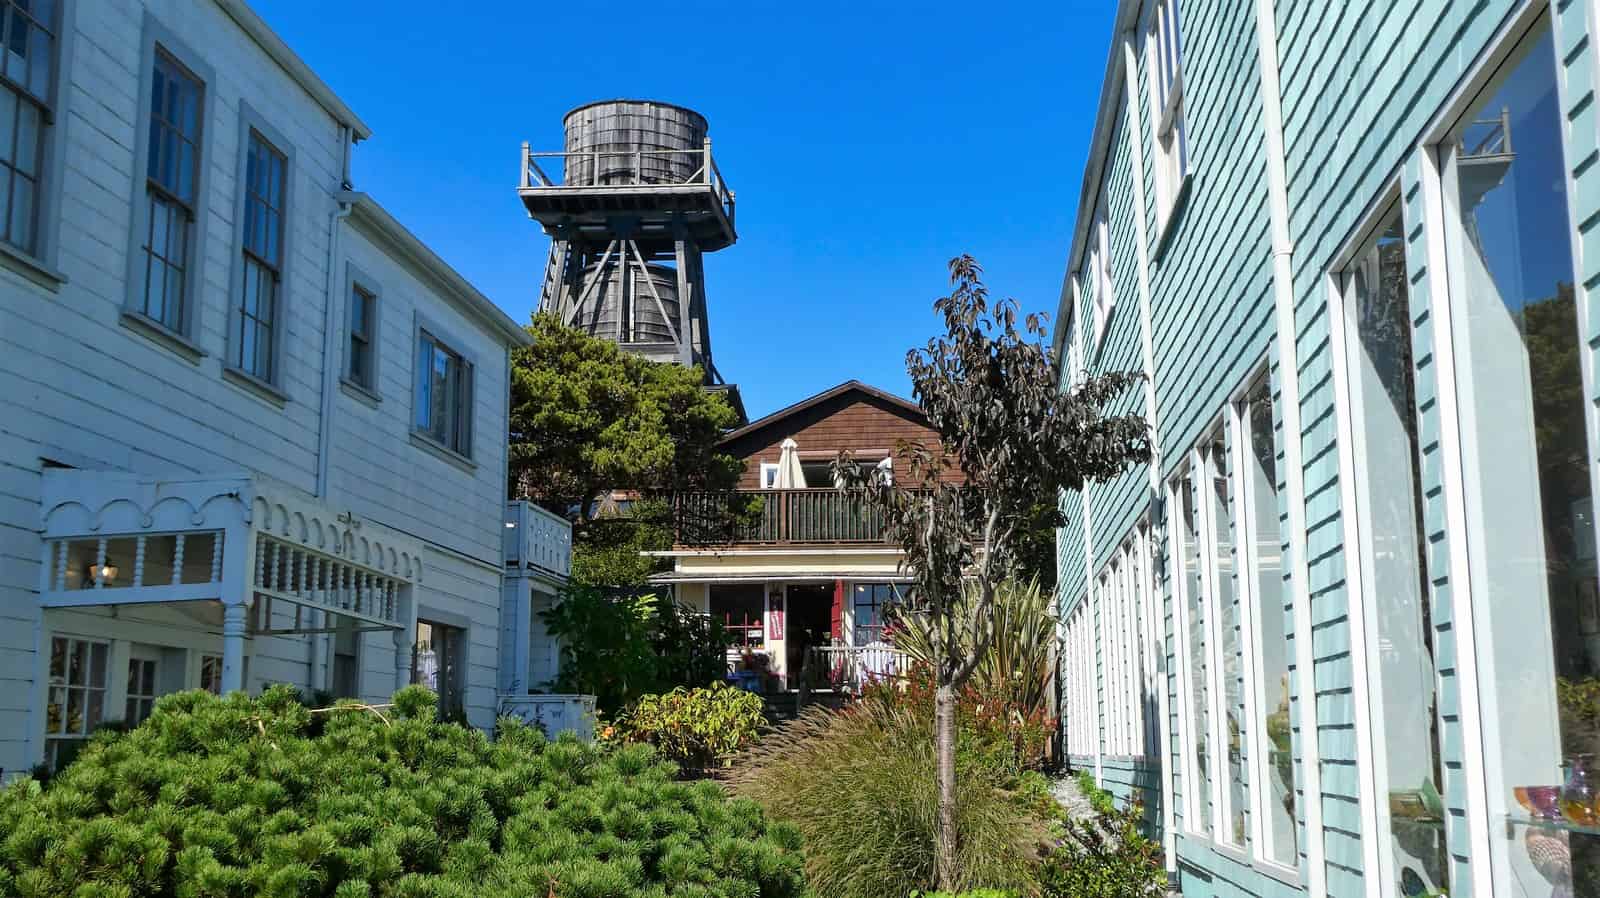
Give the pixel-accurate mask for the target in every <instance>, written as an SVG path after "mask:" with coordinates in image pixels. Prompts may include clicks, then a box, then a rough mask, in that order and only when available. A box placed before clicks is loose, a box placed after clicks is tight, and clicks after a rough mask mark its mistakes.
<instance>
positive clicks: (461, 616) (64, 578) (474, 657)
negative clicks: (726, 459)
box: [0, 0, 565, 777]
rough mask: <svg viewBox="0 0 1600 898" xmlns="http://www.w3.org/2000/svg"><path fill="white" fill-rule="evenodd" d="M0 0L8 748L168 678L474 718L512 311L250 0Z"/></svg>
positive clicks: (514, 338)
mask: <svg viewBox="0 0 1600 898" xmlns="http://www.w3.org/2000/svg"><path fill="white" fill-rule="evenodd" d="M0 14H3V15H0V19H3V21H4V23H5V24H4V27H5V29H6V31H5V38H4V41H3V43H0V46H3V47H4V48H5V49H4V50H0V56H3V66H0V770H3V772H4V776H6V777H10V776H13V775H16V774H18V773H20V772H22V771H25V770H27V769H28V768H30V767H31V766H33V765H35V764H38V763H46V764H55V763H59V762H60V761H61V760H63V759H64V758H66V757H68V756H70V754H71V753H72V752H73V751H75V750H76V748H77V746H79V745H80V744H81V743H82V741H83V740H84V739H85V737H86V736H87V735H88V734H89V733H92V732H93V731H94V730H95V729H96V728H97V727H99V726H102V725H105V724H107V723H110V722H115V721H122V722H127V723H134V722H137V721H138V720H140V719H141V718H142V717H143V716H145V715H147V714H149V713H150V709H151V705H152V703H153V700H154V699H155V698H156V697H157V696H159V695H161V694H163V693H166V692H171V691H175V690H180V689H192V688H205V689H210V690H213V691H218V692H226V691H231V690H234V689H247V690H249V691H252V692H255V691H259V690H260V689H263V688H265V687H266V686H267V685H268V684H272V683H289V684H293V685H295V686H297V687H300V688H301V689H302V690H303V691H304V692H305V693H306V694H307V695H318V694H319V693H320V694H324V695H325V696H353V697H361V698H365V699H368V700H383V699H385V698H386V697H387V696H388V695H389V694H391V693H392V691H393V690H394V689H395V688H396V685H397V683H405V682H412V681H418V682H426V683H428V684H430V685H432V686H433V687H434V688H436V689H437V690H438V691H439V692H440V694H441V703H442V704H443V705H444V710H445V711H446V712H447V713H457V712H458V713H460V714H464V715H465V717H466V719H467V720H469V721H470V722H471V723H473V724H474V725H477V726H484V727H487V726H490V725H492V723H493V720H494V716H495V712H496V708H497V703H498V694H499V692H500V691H501V689H502V688H504V686H503V685H502V684H501V682H500V681H501V674H500V671H501V668H503V667H506V666H507V665H508V663H514V666H515V667H516V668H517V669H519V670H522V671H526V670H528V669H529V667H528V664H529V662H528V659H527V657H526V656H527V653H528V652H529V651H530V648H529V647H528V646H527V641H526V640H520V645H519V646H515V647H513V648H515V650H516V651H517V652H519V653H520V654H521V657H519V658H516V659H514V662H507V661H503V660H502V659H501V657H500V655H501V651H502V644H503V643H504V640H503V639H502V638H501V628H502V625H503V619H505V617H506V614H505V612H506V609H503V608H502V601H503V600H502V596H503V595H513V596H514V595H529V594H530V593H529V592H528V591H523V592H521V593H516V594H512V593H505V592H503V590H504V586H505V581H506V560H507V559H506V558H505V553H504V550H503V545H504V532H505V530H506V529H507V528H508V526H509V523H508V520H507V505H506V502H505V495H506V489H505V476H506V439H505V434H506V413H507V407H508V389H509V388H508V384H509V376H508V373H509V360H510V353H511V351H512V349H513V348H515V347H517V346H519V345H522V344H523V343H525V342H526V341H527V339H528V337H527V335H526V332H525V331H524V330H523V329H521V328H520V327H518V326H517V325H516V324H515V323H514V322H513V321H512V320H511V319H510V318H508V317H507V316H506V315H505V313H503V312H502V311H501V310H500V309H499V308H497V307H496V306H495V305H494V303H492V302H491V301H490V300H489V299H487V298H486V297H485V296H484V295H483V294H482V293H480V292H478V291H477V290H476V289H474V288H473V286H472V285H471V284H469V283H468V282H467V281H466V280H464V279H463V278H462V277H461V276H460V275H459V274H457V273H456V272H455V271H454V270H453V269H452V268H451V267H450V266H449V265H447V264H446V263H445V262H444V261H443V260H442V259H440V258H439V257H438V256H437V255H435V254H434V253H433V252H432V251H431V250H429V249H428V247H426V246H425V245H423V244H422V243H421V242H420V241H419V240H418V239H417V238H416V237H415V236H414V235H412V233H411V232H410V231H408V230H407V229H406V228H405V227H403V226H402V225H401V224H400V223H399V222H397V221H396V220H395V219H394V218H393V217H391V216H390V214H389V213H388V212H386V211H385V210H384V208H383V207H382V206H380V205H379V204H378V203H377V202H376V201H375V200H373V199H372V198H371V197H369V196H368V195H366V194H365V193H361V192H357V191H354V190H352V189H351V187H350V175H349V171H350V153H351V151H352V148H353V146H354V144H355V143H356V142H357V141H360V140H363V139H365V138H367V137H368V136H369V132H368V128H367V126H366V125H364V124H363V123H362V121H361V119H359V118H358V117H357V116H356V114H355V113H354V112H353V111H351V110H350V108H349V107H347V106H346V105H345V104H344V103H343V102H341V101H340V99H339V98H338V97H337V96H335V95H334V93H333V92H332V91H331V90H330V89H329V88H328V86H327V85H326V84H324V83H323V82H322V81H321V80H320V79H319V78H318V77H317V76H316V74H315V73H313V72H312V71H311V70H310V69H309V68H308V67H307V66H306V64H305V63H304V62H302V61H301V60H300V59H299V57H297V56H296V55H295V54H294V52H293V51H291V50H290V49H289V47H287V46H286V45H285V44H284V43H283V41H282V40H281V39H280V38H279V37H278V36H277V35H275V34H274V33H273V32H272V31H271V30H270V29H269V28H267V26H266V25H265V24H264V23H263V22H262V20H261V19H260V18H259V17H258V16H257V15H256V14H255V13H254V12H252V11H251V10H250V9H249V8H248V7H247V6H245V4H244V3H242V2H240V0H143V2H140V0H118V2H109V0H93V2H91V0H0ZM546 529H547V530H550V531H551V532H552V533H553V532H554V530H553V529H551V528H546ZM555 529H559V528H555ZM559 537H560V534H557V535H556V537H553V538H559ZM564 545H565V544H563V546H564ZM561 551H564V548H563V549H562V550H561ZM524 554H526V553H524ZM558 554H559V552H558ZM550 564H551V565H552V566H553V567H554V568H555V569H557V570H554V571H553V575H554V576H556V577H557V578H559V575H560V574H564V571H565V568H564V561H563V560H557V561H554V562H551V563H550ZM521 567H522V568H525V567H526V566H525V565H523V566H521ZM510 616H511V617H512V618H514V619H521V620H526V619H527V614H526V613H522V614H520V615H517V614H512V615H510ZM519 685H520V684H519Z"/></svg>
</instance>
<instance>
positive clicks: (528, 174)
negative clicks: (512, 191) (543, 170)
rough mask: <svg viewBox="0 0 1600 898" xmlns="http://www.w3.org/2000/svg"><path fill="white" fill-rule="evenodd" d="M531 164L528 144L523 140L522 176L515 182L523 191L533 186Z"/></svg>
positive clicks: (531, 159)
mask: <svg viewBox="0 0 1600 898" xmlns="http://www.w3.org/2000/svg"><path fill="white" fill-rule="evenodd" d="M531 162H533V158H532V154H531V152H530V150H529V147H528V142H527V141H526V140H524V141H523V142H522V174H521V175H520V176H519V178H518V182H517V183H518V184H519V185H520V186H521V187H522V189H524V190H526V189H528V188H529V187H532V186H533V172H532V171H531V169H532V165H530V163H531Z"/></svg>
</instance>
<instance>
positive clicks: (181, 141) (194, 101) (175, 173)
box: [134, 46, 206, 334]
mask: <svg viewBox="0 0 1600 898" xmlns="http://www.w3.org/2000/svg"><path fill="white" fill-rule="evenodd" d="M151 84H152V88H151V95H150V100H149V103H150V105H149V107H148V110H147V113H148V115H149V116H150V120H149V135H150V136H149V148H148V161H147V162H146V165H145V172H144V176H145V191H144V198H143V202H144V205H145V209H144V214H143V216H142V218H141V221H142V223H143V224H144V225H145V228H144V233H143V234H141V235H139V239H140V246H139V252H140V260H139V261H140V263H141V264H140V265H139V266H138V271H137V272H136V277H137V278H138V280H139V282H138V283H136V284H135V287H134V292H135V297H136V302H135V311H137V312H139V313H140V314H142V315H143V316H144V317H145V318H147V319H149V320H150V321H153V322H155V323H157V324H160V325H161V326H162V327H165V328H166V329H167V330H169V331H172V332H174V333H179V334H182V333H184V332H185V331H186V330H187V329H188V313H189V309H188V307H187V306H188V303H189V301H190V297H191V296H192V295H193V293H194V290H193V288H192V287H191V281H192V280H193V279H194V275H195V271H194V268H195V262H196V261H198V260H197V258H196V255H195V253H194V243H195V238H196V233H195V232H196V231H197V230H198V229H199V223H198V217H199V216H198V213H199V198H200V196H199V183H200V165H201V158H200V157H201V149H202V143H201V129H202V128H203V127H204V122H203V118H204V116H203V108H204V105H203V101H204V98H205V89H206V88H205V83H204V82H202V81H201V80H200V78H199V76H197V75H196V74H195V73H194V72H193V71H191V70H190V69H189V68H187V67H186V66H184V65H183V63H181V62H179V61H178V60H177V58H175V57H174V56H173V55H172V54H171V53H170V52H168V51H167V50H166V49H165V48H163V47H161V46H157V47H156V51H155V62H154V71H153V74H152V80H151Z"/></svg>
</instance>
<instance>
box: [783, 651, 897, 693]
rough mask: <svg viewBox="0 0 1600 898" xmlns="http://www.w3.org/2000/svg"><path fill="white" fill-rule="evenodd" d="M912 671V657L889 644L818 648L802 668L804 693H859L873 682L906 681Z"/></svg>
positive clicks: (808, 656) (806, 656) (807, 652)
mask: <svg viewBox="0 0 1600 898" xmlns="http://www.w3.org/2000/svg"><path fill="white" fill-rule="evenodd" d="M910 669H911V659H910V656H909V655H907V654H906V653H905V652H904V651H902V650H900V649H897V648H895V647H894V646H892V645H889V644H888V643H886V642H875V643H872V644H871V645H823V646H814V647H812V648H811V649H809V650H807V651H806V654H805V658H804V660H803V661H802V663H801V665H800V690H801V691H802V692H809V691H815V690H818V689H832V690H835V691H840V692H854V693H859V692H860V691H861V690H862V688H863V687H865V686H869V685H871V684H873V683H878V682H884V681H887V680H899V679H902V678H904V677H905V676H906V674H907V673H908V672H909V671H910Z"/></svg>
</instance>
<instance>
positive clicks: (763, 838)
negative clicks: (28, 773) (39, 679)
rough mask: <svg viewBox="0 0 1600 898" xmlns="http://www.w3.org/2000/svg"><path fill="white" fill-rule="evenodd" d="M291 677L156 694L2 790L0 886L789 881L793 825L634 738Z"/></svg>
mask: <svg viewBox="0 0 1600 898" xmlns="http://www.w3.org/2000/svg"><path fill="white" fill-rule="evenodd" d="M394 701H395V704H394V706H393V707H392V708H385V709H383V710H382V711H381V712H375V711H372V710H364V709H361V708H360V707H359V706H352V705H345V706H342V707H340V708H338V709H336V710H332V711H325V712H320V713H319V712H314V711H311V710H308V709H307V708H305V707H304V706H302V705H301V704H300V703H299V702H298V701H297V700H296V695H295V693H294V692H293V690H290V689H287V688H282V687H280V688H275V689H272V690H269V691H268V692H267V693H266V694H265V695H263V696H261V697H260V698H256V699H251V698H247V697H245V696H243V695H233V696H229V697H227V698H225V699H218V698H215V697H213V696H211V695H209V694H206V693H203V692H186V693H179V694H176V695H172V696H168V697H166V698H164V699H162V700H161V701H160V702H158V704H157V706H156V710H155V713H154V714H153V715H152V716H151V717H150V719H149V720H147V721H146V722H145V723H144V724H143V725H142V726H140V727H139V728H138V729H136V730H134V731H133V732H131V733H128V734H126V735H122V734H109V733H108V734H105V735H102V736H99V737H96V739H95V740H94V742H93V743H91V744H90V746H89V747H88V748H87V749H85V750H84V752H83V753H82V754H81V755H80V756H79V757H78V759H77V761H75V762H74V763H73V764H72V765H71V766H70V767H68V768H67V769H66V770H65V771H63V772H62V773H61V774H60V775H58V776H57V777H56V778H55V779H54V780H53V781H52V782H51V784H50V785H49V787H48V788H43V787H41V786H40V785H39V784H38V783H35V782H31V781H28V782H21V783H17V784H14V785H12V786H11V787H9V788H7V789H5V790H3V791H0V895H22V896H28V898H35V896H39V898H42V896H67V895H73V896H79V898H89V896H135V895H178V896H194V898H202V896H240V898H243V896H255V895H266V896H290V895H294V896H308V895H337V896H339V898H355V896H366V895H386V896H401V898H404V896H418V898H421V896H456V895H459V896H463V898H465V896H498V895H506V896H517V898H548V896H559V898H599V896H619V898H620V896H629V898H631V896H669V895H671V896H694V898H757V896H759V898H790V896H799V895H801V894H802V893H803V892H804V881H803V874H802V872H801V859H800V854H799V837H798V835H797V834H796V833H795V831H794V830H792V829H790V828H787V827H784V826H781V825H771V826H769V825H768V824H767V823H766V822H765V820H764V819H763V817H762V814H761V812H760V810H759V809H758V808H757V807H756V806H755V805H754V804H752V803H750V802H747V801H738V800H729V799H728V798H727V797H726V796H725V795H724V794H723V793H722V792H721V790H720V789H719V787H717V786H716V785H714V784H711V783H682V782H678V781H676V780H675V778H674V771H673V768H672V766H671V765H670V764H666V763H662V762H659V761H658V760H657V759H656V756H655V754H654V753H653V751H652V750H651V749H650V748H649V747H646V746H631V747H626V748H622V749H619V750H617V751H614V752H608V753H602V752H600V751H599V750H597V749H595V748H592V747H589V746H586V745H583V744H580V743H578V742H576V741H573V740H572V739H571V738H570V737H566V738H563V739H561V740H558V741H554V742H547V741H546V740H545V738H544V736H543V735H541V734H540V733H538V732H537V731H535V730H531V729H528V728H526V727H524V726H522V725H520V724H517V723H514V722H507V723H506V724H505V725H504V729H503V730H502V731H501V732H500V734H499V736H498V738H497V739H496V740H495V741H492V742H491V741H490V740H489V739H488V738H487V737H485V736H484V735H483V734H482V733H479V732H476V731H473V730H469V729H466V728H463V727H459V726H454V725H449V724H441V723H437V722H436V721H435V720H434V707H435V698H434V696H433V695H432V694H431V693H428V692H427V691H426V690H423V689H420V688H416V687H413V688H409V689H405V690H402V691H401V692H399V693H397V694H396V695H395V699H394Z"/></svg>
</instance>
